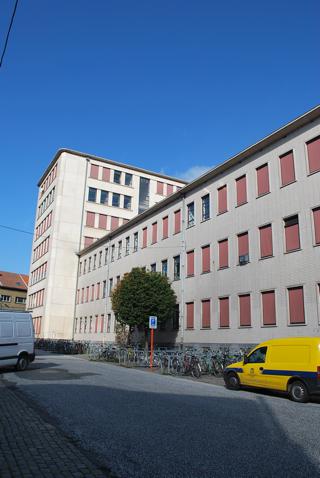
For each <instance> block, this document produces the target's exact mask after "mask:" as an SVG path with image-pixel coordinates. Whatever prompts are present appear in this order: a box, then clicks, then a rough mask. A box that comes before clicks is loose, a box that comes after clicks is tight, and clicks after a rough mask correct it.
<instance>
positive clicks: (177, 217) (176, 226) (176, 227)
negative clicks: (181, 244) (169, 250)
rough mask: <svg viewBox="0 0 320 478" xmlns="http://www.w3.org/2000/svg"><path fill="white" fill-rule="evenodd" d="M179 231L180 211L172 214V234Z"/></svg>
mask: <svg viewBox="0 0 320 478" xmlns="http://www.w3.org/2000/svg"><path fill="white" fill-rule="evenodd" d="M180 231H181V209H179V210H178V211H175V213H174V233H175V234H177V233H178V232H180Z"/></svg>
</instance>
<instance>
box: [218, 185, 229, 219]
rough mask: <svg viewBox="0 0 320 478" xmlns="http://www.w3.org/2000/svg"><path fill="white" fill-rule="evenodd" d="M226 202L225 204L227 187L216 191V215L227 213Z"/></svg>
mask: <svg viewBox="0 0 320 478" xmlns="http://www.w3.org/2000/svg"><path fill="white" fill-rule="evenodd" d="M227 210H228V202H227V186H223V187H222V188H219V189H218V213H219V214H222V213H224V212H227Z"/></svg>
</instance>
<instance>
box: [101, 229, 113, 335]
mask: <svg viewBox="0 0 320 478" xmlns="http://www.w3.org/2000/svg"><path fill="white" fill-rule="evenodd" d="M110 243H111V240H110V239H108V242H107V247H108V255H107V264H106V267H107V274H106V296H105V313H104V317H105V325H106V326H107V325H108V299H109V277H110V274H109V272H110V270H109V269H110V261H109V257H110V254H111V251H110ZM102 342H103V344H104V335H103V336H102Z"/></svg>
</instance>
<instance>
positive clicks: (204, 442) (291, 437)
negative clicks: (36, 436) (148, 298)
mask: <svg viewBox="0 0 320 478" xmlns="http://www.w3.org/2000/svg"><path fill="white" fill-rule="evenodd" d="M2 378H3V379H4V380H5V381H7V382H9V383H10V384H15V385H16V386H17V387H18V389H19V390H20V391H21V392H22V393H23V394H24V395H26V396H27V397H30V398H31V399H32V401H33V403H36V404H37V405H39V406H40V408H42V409H44V410H46V411H47V412H48V413H49V415H50V416H51V417H52V418H53V420H54V421H55V422H56V424H57V425H58V426H59V427H60V428H61V429H63V430H64V431H65V432H66V433H67V434H69V435H72V436H73V437H74V438H76V439H77V440H78V442H80V444H81V446H82V447H83V448H84V449H87V450H89V451H90V452H92V454H94V455H95V456H97V457H98V458H99V460H100V461H101V462H102V463H103V464H104V465H105V466H107V467H108V468H109V469H111V470H112V471H113V472H114V474H115V475H116V476H117V477H119V478H122V477H125V478H127V477H139V478H145V477H148V478H149V477H152V478H153V477H155V478H156V477H175V478H178V477H183V478H188V477H199V478H200V477H201V478H207V477H219V478H220V477H273V476H277V477H278V476H285V477H291V476H292V477H309V476H310V477H316V476H320V402H313V403H308V404H297V403H292V402H291V401H289V400H288V399H287V398H285V397H282V396H275V395H271V394H263V393H254V392H248V391H240V392H236V391H229V390H226V389H225V388H224V387H221V386H216V385H211V384H207V383H199V382H195V381H191V380H186V379H179V378H174V377H170V376H162V375H158V374H152V373H146V372H142V371H140V370H132V369H125V368H120V367H117V366H114V365H110V364H103V363H94V362H88V361H86V360H85V359H82V358H76V357H68V356H57V355H49V354H47V355H41V356H38V357H37V358H36V361H35V362H34V363H33V364H32V365H31V368H30V370H28V371H26V372H20V373H15V372H14V371H6V372H4V373H3V374H2Z"/></svg>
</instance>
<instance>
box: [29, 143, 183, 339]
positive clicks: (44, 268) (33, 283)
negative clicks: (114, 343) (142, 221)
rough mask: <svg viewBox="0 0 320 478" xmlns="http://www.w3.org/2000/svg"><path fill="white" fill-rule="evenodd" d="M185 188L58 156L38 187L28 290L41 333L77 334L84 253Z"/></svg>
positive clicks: (97, 161)
mask: <svg viewBox="0 0 320 478" xmlns="http://www.w3.org/2000/svg"><path fill="white" fill-rule="evenodd" d="M185 184H186V182H185V181H181V180H178V179H175V178H172V177H169V176H165V175H162V174H158V173H152V172H150V171H147V170H144V169H141V168H137V167H131V166H128V165H124V164H120V163H117V162H114V161H110V160H106V159H103V158H99V157H96V156H92V155H89V154H84V153H79V152H76V151H72V150H67V149H61V150H59V151H58V152H57V154H56V155H55V157H54V158H53V160H52V162H51V163H50V165H49V166H48V168H47V169H46V171H45V172H44V174H43V176H42V177H41V179H40V181H39V183H38V187H39V194H38V202H37V213H36V221H35V234H34V240H33V244H32V257H31V266H30V283H29V289H28V308H29V309H30V310H32V313H33V318H34V324H35V331H36V334H37V335H39V336H43V337H50V338H70V337H71V336H72V323H73V316H74V305H75V295H76V281H77V270H78V257H77V253H78V252H79V250H81V249H82V248H84V247H88V246H90V245H92V244H93V243H94V242H95V241H96V240H97V239H99V238H101V237H102V236H104V235H105V234H106V233H107V232H108V231H114V230H116V229H117V228H118V227H119V226H120V227H121V226H123V225H124V224H126V223H127V222H128V221H129V220H130V219H132V218H133V217H135V216H137V215H138V214H139V213H143V212H144V211H146V210H147V209H148V208H149V207H150V206H153V205H154V204H156V203H157V202H159V201H161V200H162V199H164V198H165V197H167V196H170V195H171V194H173V193H175V192H176V191H177V190H178V189H179V188H181V187H182V186H184V185H185ZM92 261H96V262H97V264H101V261H102V258H101V257H100V256H99V255H98V256H97V257H95V256H93V257H92Z"/></svg>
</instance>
